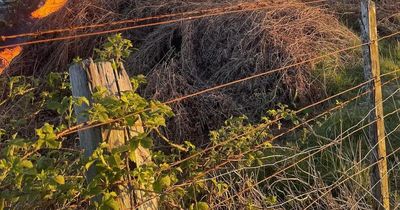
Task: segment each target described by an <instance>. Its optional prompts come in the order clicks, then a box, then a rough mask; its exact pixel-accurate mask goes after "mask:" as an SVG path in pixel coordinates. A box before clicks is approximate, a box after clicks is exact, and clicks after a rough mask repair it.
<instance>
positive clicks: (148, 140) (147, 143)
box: [140, 137, 153, 149]
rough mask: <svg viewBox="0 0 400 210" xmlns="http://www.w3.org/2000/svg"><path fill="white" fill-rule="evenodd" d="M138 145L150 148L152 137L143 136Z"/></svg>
mask: <svg viewBox="0 0 400 210" xmlns="http://www.w3.org/2000/svg"><path fill="white" fill-rule="evenodd" d="M140 145H142V147H144V148H146V149H150V148H152V147H153V139H152V138H150V137H144V138H143V139H140Z"/></svg>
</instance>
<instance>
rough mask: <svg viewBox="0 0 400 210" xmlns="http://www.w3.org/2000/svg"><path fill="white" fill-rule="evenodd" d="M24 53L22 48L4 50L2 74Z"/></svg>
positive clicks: (0, 67)
mask: <svg viewBox="0 0 400 210" xmlns="http://www.w3.org/2000/svg"><path fill="white" fill-rule="evenodd" d="M21 52H22V47H19V46H18V47H14V48H9V49H3V50H2V51H0V74H1V73H2V72H3V71H4V70H5V69H6V68H7V67H8V65H9V64H10V63H11V61H12V60H13V59H14V58H15V57H17V56H18V55H19V54H20V53H21Z"/></svg>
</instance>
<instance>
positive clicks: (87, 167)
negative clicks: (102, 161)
mask: <svg viewBox="0 0 400 210" xmlns="http://www.w3.org/2000/svg"><path fill="white" fill-rule="evenodd" d="M95 162H96V160H91V161H89V162H87V163H86V164H85V169H86V170H89V168H90V166H92V165H93V163H95Z"/></svg>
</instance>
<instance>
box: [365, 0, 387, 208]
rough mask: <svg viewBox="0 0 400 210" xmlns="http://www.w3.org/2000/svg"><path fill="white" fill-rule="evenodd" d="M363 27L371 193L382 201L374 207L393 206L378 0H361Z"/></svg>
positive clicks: (375, 203)
mask: <svg viewBox="0 0 400 210" xmlns="http://www.w3.org/2000/svg"><path fill="white" fill-rule="evenodd" d="M361 23H362V25H361V30H362V39H363V43H369V44H367V45H365V46H364V47H363V56H364V75H365V79H366V80H370V79H373V81H372V83H370V85H369V88H370V90H371V93H370V99H369V100H370V108H371V110H373V112H371V115H370V121H371V122H374V121H376V123H373V124H372V125H371V126H370V132H369V134H370V136H369V137H370V144H371V145H372V146H375V145H377V146H375V148H374V149H373V152H372V157H371V158H372V163H376V162H378V161H379V162H378V164H375V165H374V166H373V167H372V169H371V186H373V187H372V194H373V195H374V196H375V198H376V199H377V200H379V202H374V204H373V208H374V209H386V210H388V209H390V202H389V181H388V174H387V160H386V141H385V125H384V115H383V103H382V86H381V78H380V67H379V48H378V31H377V25H376V8H375V3H374V2H373V1H371V0H362V1H361Z"/></svg>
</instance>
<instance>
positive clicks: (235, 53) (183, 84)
mask: <svg viewBox="0 0 400 210" xmlns="http://www.w3.org/2000/svg"><path fill="white" fill-rule="evenodd" d="M229 2H231V3H232V1H229ZM236 2H240V1H236ZM179 3H180V4H179ZM219 3H220V2H219ZM219 3H217V4H219ZM185 4H186V1H174V3H169V1H164V3H163V5H164V7H166V8H171V10H173V6H174V5H185ZM187 4H188V5H190V6H191V5H193V4H195V3H193V4H190V3H187ZM212 4H213V3H211V1H207V2H204V1H203V3H202V4H198V8H201V9H203V7H202V6H203V5H207V7H210V5H212ZM268 4H270V5H271V8H269V9H263V10H259V11H254V12H243V13H238V14H232V15H224V16H218V17H210V18H204V19H201V20H194V21H191V22H182V23H177V24H171V25H167V26H160V27H158V28H156V29H155V30H154V31H153V32H152V33H150V34H149V35H148V37H147V39H146V40H145V41H144V42H143V44H142V46H141V47H140V49H139V50H138V52H137V53H136V54H135V55H134V56H133V57H132V58H131V59H130V60H129V64H130V66H131V67H132V68H133V70H132V72H131V73H132V74H138V73H142V74H146V75H147V77H148V81H149V82H150V84H149V85H148V86H147V88H146V89H145V90H144V92H145V94H146V95H147V96H149V97H153V98H156V99H158V100H162V101H164V100H168V99H171V98H175V97H179V96H182V95H186V94H189V93H193V92H195V91H198V90H202V89H204V88H206V87H212V86H215V85H218V84H222V83H226V82H229V81H233V80H237V79H241V78H244V77H247V76H250V75H254V74H257V73H261V72H265V71H268V70H271V69H275V68H279V67H283V66H286V65H289V64H293V63H296V62H300V61H304V60H307V59H310V58H312V57H315V56H318V55H321V54H324V53H326V52H331V51H335V50H337V49H339V48H343V47H347V46H349V45H351V44H353V43H355V42H357V37H356V36H355V35H354V34H353V33H352V32H350V31H349V30H348V29H347V28H345V27H344V26H342V25H341V24H340V23H339V22H338V21H337V20H336V19H335V18H334V17H333V16H331V15H329V14H326V13H325V12H324V11H322V10H321V9H318V8H317V7H311V6H308V5H306V4H302V3H299V2H298V1H271V2H268ZM149 9H151V8H149ZM179 10H182V8H179ZM147 12H148V11H147ZM150 13H151V12H150ZM155 13H156V12H155ZM348 58H349V54H340V55H338V56H337V57H334V58H333V57H332V58H330V59H333V60H334V61H335V62H333V63H334V65H341V64H343V63H344V61H346V60H347V59H348ZM314 64H315V63H314ZM314 64H313V63H307V64H303V65H299V66H296V67H293V68H289V69H287V70H285V71H282V72H280V73H274V74H271V75H268V76H264V77H261V78H258V79H254V80H251V81H247V82H244V83H241V84H237V85H234V86H232V87H230V88H224V89H223V90H221V91H215V92H212V93H209V94H205V95H202V96H201V97H197V98H193V99H189V100H185V101H184V102H181V103H178V104H175V105H173V107H174V109H175V112H176V113H177V116H176V117H175V118H174V119H173V122H172V123H170V127H169V128H168V130H169V131H170V134H171V135H170V137H171V138H174V139H179V140H187V139H191V140H200V139H202V137H205V136H206V135H207V134H208V131H209V130H211V129H215V128H217V127H219V126H220V125H221V122H222V121H223V120H225V119H226V118H227V117H229V116H231V115H237V114H241V113H243V114H246V115H248V116H250V117H251V118H252V119H257V117H258V116H259V115H260V113H262V112H264V110H265V109H267V108H268V107H271V106H272V105H273V104H275V103H276V102H281V103H288V104H303V103H307V102H310V101H314V100H317V99H319V98H320V97H321V96H322V95H324V93H323V92H322V91H320V87H321V85H320V83H319V82H317V81H314V80H313V79H312V78H313V77H312V69H313V66H314ZM199 134H201V135H199Z"/></svg>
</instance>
